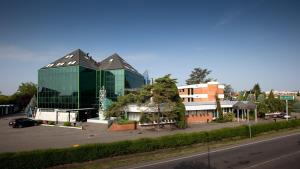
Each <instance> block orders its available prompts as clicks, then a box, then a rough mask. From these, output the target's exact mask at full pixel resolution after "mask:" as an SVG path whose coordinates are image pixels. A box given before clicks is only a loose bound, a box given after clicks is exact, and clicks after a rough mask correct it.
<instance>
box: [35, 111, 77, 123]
mask: <svg viewBox="0 0 300 169" xmlns="http://www.w3.org/2000/svg"><path fill="white" fill-rule="evenodd" d="M56 113H57V115H58V121H59V122H67V121H69V113H67V112H62V111H58V110H55V111H54V112H44V111H40V110H39V109H38V110H37V112H36V115H35V119H36V120H47V121H56ZM75 121H76V113H75V112H70V122H75Z"/></svg>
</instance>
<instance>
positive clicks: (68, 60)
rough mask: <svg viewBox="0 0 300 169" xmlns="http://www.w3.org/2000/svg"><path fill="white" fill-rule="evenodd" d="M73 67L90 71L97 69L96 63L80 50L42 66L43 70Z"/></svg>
mask: <svg viewBox="0 0 300 169" xmlns="http://www.w3.org/2000/svg"><path fill="white" fill-rule="evenodd" d="M74 65H80V66H83V67H87V68H91V69H98V66H97V62H96V61H95V60H94V59H93V58H92V57H90V56H88V54H86V53H85V52H83V51H82V50H80V49H77V50H75V51H73V52H71V53H69V54H67V55H65V56H63V57H62V58H60V59H57V60H56V61H54V62H52V63H50V64H48V65H46V66H44V67H43V68H52V67H64V66H74Z"/></svg>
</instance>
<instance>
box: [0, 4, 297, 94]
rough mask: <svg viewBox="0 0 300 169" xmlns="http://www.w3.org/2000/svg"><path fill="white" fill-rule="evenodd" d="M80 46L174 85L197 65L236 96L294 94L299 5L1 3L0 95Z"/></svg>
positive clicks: (32, 79)
mask: <svg viewBox="0 0 300 169" xmlns="http://www.w3.org/2000/svg"><path fill="white" fill-rule="evenodd" d="M78 48H80V49H82V50H83V51H84V52H88V53H90V55H91V56H93V58H94V59H96V60H97V61H100V60H102V59H104V58H105V57H108V56H110V55H111V54H113V53H118V54H119V55H120V56H121V57H123V58H124V59H125V60H126V61H127V62H128V63H130V64H131V65H132V66H133V67H135V68H136V69H137V70H138V71H139V72H140V73H143V72H144V71H145V70H148V72H149V76H150V77H152V78H157V77H161V76H164V75H166V74H172V77H173V78H176V79H177V81H178V85H185V80H186V79H188V77H189V74H190V73H191V71H192V70H193V69H194V68H196V67H201V68H207V69H209V70H212V73H211V75H210V77H212V78H215V79H217V80H218V81H219V82H220V83H225V84H230V85H231V86H232V87H233V89H234V90H236V91H239V90H244V89H248V90H249V89H251V88H252V87H253V85H254V84H255V83H259V84H260V86H261V88H262V89H263V90H265V91H267V90H270V89H275V90H299V89H300V78H299V63H300V1H298V0H295V1H292V0H226V1H223V0H195V1H194V0H118V1H116V0H110V1H100V0H97V1H93V0H43V1H33V0H26V1H25V0H0V91H1V92H2V93H3V94H7V95H9V94H13V93H14V92H15V91H16V90H17V88H18V86H19V84H20V83H22V82H34V83H37V75H38V74H37V72H38V69H39V68H41V67H43V66H45V65H47V64H49V63H50V62H52V61H54V60H56V59H58V58H60V57H63V56H64V55H66V54H67V53H69V52H72V51H73V50H75V49H78Z"/></svg>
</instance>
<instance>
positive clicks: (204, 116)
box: [186, 113, 213, 124]
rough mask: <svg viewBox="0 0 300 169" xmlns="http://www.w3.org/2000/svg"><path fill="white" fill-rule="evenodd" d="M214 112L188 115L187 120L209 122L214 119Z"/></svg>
mask: <svg viewBox="0 0 300 169" xmlns="http://www.w3.org/2000/svg"><path fill="white" fill-rule="evenodd" d="M212 118H213V116H212V114H211V113H208V114H197V115H187V116H186V121H187V123H188V124H191V123H207V122H211V121H212Z"/></svg>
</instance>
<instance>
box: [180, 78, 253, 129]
mask: <svg viewBox="0 0 300 169" xmlns="http://www.w3.org/2000/svg"><path fill="white" fill-rule="evenodd" d="M224 88H225V86H224V85H223V84H220V83H219V82H208V83H201V84H194V85H186V86H179V87H178V92H179V96H180V97H181V98H182V99H183V103H184V105H185V109H186V119H187V122H188V123H189V124H191V123H203V122H210V121H212V120H214V119H217V118H219V112H217V103H216V96H218V98H219V99H220V105H221V108H222V110H223V112H224V113H225V114H226V113H229V112H232V113H234V114H235V117H236V119H237V121H240V119H241V121H244V120H245V119H246V118H247V117H248V114H247V113H248V112H249V111H250V110H252V111H256V105H255V104H253V103H250V102H238V101H229V100H224Z"/></svg>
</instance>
